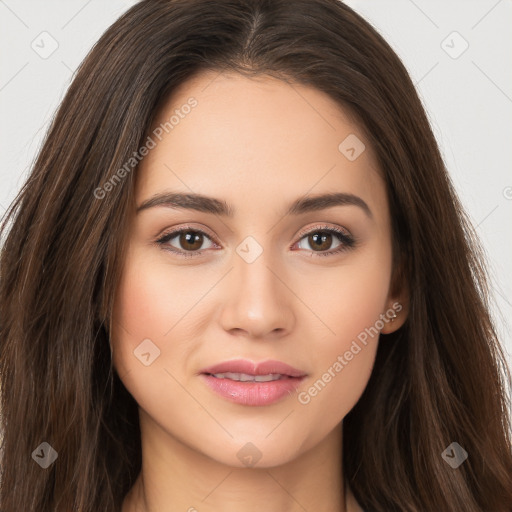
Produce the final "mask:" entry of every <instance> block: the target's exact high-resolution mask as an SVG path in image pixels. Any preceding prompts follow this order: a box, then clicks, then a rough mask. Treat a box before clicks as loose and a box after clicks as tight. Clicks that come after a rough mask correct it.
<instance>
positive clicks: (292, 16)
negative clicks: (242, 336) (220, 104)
mask: <svg viewBox="0 0 512 512" xmlns="http://www.w3.org/2000/svg"><path fill="white" fill-rule="evenodd" d="M203 70H216V71H219V72H221V71H237V72H240V73H244V74H246V75H248V76H256V75H260V74H267V75H272V76H275V77H277V78H280V79H282V80H287V81H289V82H290V83H291V82H296V83H299V84H304V85H309V86H313V87H315V88H316V89H318V90H321V91H323V92H325V93H326V94H328V95H329V96H330V97H331V98H332V99H334V100H335V101H336V102H337V103H338V104H339V105H340V107H341V108H342V109H344V111H346V112H350V113H351V114H353V115H354V116H355V119H357V122H358V123H359V124H360V126H361V129H362V130H364V133H365V134H366V137H367V140H368V141H369V143H370V144H371V145H372V146H373V148H374V150H375V154H376V155H377V157H378V163H379V166H380V169H381V171H382V175H383V176H384V178H385V181H386V186H387V194H388V200H389V205H390V212H391V219H392V236H393V240H392V241H393V255H394V266H393V279H394V282H395V285H396V286H397V287H398V286H400V283H402V282H406V283H407V285H408V288H409V290H410V297H409V299H410V304H409V316H408V319H407V321H406V323H405V324H404V325H403V326H402V328H401V329H399V330H398V331H397V332H395V333H394V334H390V335H386V336H384V335H383V338H384V339H382V340H381V343H380V344H379V348H378V352H377V359H376V362H375V366H374V370H373V373H372V375H371V378H370V381H369V383H368V386H367V387H366V389H365V392H364V394H363V396H362V397H361V399H360V400H359V401H358V403H357V404H356V406H355V407H354V408H353V409H352V410H351V411H350V413H349V414H348V415H347V416H346V418H345V419H344V426H343V470H344V474H345V477H346V479H347V481H348V483H349V485H350V486H351V488H352V490H353V492H354V494H355V497H356V498H357V500H358V501H359V503H360V504H361V505H362V506H363V508H365V510H367V511H381V512H390V511H395V510H397V511H398V510H400V511H416V512H430V511H432V512H433V511H436V512H437V511H442V512H449V511H453V512H460V511H461V510H464V511H465V512H477V511H482V510H485V511H492V512H502V511H509V512H510V511H511V510H512V483H511V475H512V450H511V435H512V434H511V428H510V418H509V416H508V411H507V405H508V404H507V394H506V383H507V382H508V383H509V384H510V382H511V378H510V370H509V369H508V367H507V364H506V360H505V357H504V355H503V352H502V349H501V347H500V344H499V340H498V338H497V334H496V330H495V327H494V326H493V323H492V320H491V318H490V314H489V297H490V296H489V292H488V282H487V277H486V270H485V266H484V261H485V260H484V254H483V251H482V249H481V247H480V245H479V242H478V240H477V237H476V234H475V231H474V229H473V228H472V226H471V224H470V222H469V221H468V218H467V216H466V214H465V212H464V210H463V208H462V206H461V204H460V202H459V200H458V199H457V196H456V193H455V191H454V188H453V185H452V183H451V181H450V178H449V176H448V174H447V171H446V168H445V165H444V163H443V160H442V157H441V154H440V151H439V148H438V145H437V143H436V140H435V138H434V136H433V133H432V130H431V127H430V125H429V122H428V120H427V117H426V115H425V111H424V109H423V106H422V104H421V101H420V100H419V98H418V95H417V93H416V91H415V88H414V85H413V83H412V81H411V79H410V77H409V75H408V73H407V71H406V69H405V68H404V66H403V64H402V63H401V61H400V59H399V58H398V57H397V55H396V54H395V53H394V52H393V50H392V49H391V47H390V46H389V45H388V44H387V43H386V42H385V41H384V39H383V38H382V37H381V36H380V35H379V34H378V33H377V32H376V31H375V30H374V29H373V28H372V27H371V25H370V24H369V23H368V22H366V21H365V20H364V19H362V18H361V17H360V16H359V15H357V14H356V13H355V12H354V11H353V10H351V9H350V8H349V7H347V6H346V5H344V4H343V3H341V2H340V1H338V0H216V1H211V0H187V1H174V0H143V1H141V2H140V3H138V4H136V5H135V6H134V7H132V8H131V9H130V10H128V11H127V12H126V13H125V14H124V15H123V16H122V17H121V18H120V19H119V20H117V21H116V22H115V23H114V24H113V25H112V26H111V27H110V28H109V29H108V30H107V31H106V32H105V34H104V35H103V36H102V37H101V39H100V40H99V41H98V43H97V44H96V45H95V47H94V48H93V49H92V50H91V52H90V53H89V55H88V56H87V58H86V59H85V60H84V62H83V63H82V64H81V66H80V68H79V70H78V72H77V74H76V76H75V78H74V80H73V83H72V84H71V86H70V87H69V90H68V91H67V94H66V96H65V98H64V100H63V101H62V104H61V106H60V108H59V109H58V112H57V114H56V116H55V118H54V120H53V123H52V125H51V127H50V129H49V131H48V134H47V136H46V139H45V142H44V145H43V147H42V149H41V151H40V153H39V155H38V158H37V160H36V162H35V164H34V167H33V170H32V172H31V174H30V176H29V178H28V180H27V182H26V183H25V185H24V186H23V187H22V190H21V191H20V193H19V194H18V196H17V197H16V199H15V200H14V201H13V203H12V204H11V206H10V208H9V210H8V212H7V214H6V216H5V218H4V219H3V223H2V226H1V234H2V237H3V246H2V252H1V259H0V308H1V323H0V373H1V411H2V417H1V427H2V430H3V442H2V473H1V483H0V507H1V509H2V511H3V512H18V511H20V510H23V511H25V512H28V511H34V512H41V511H43V512H50V511H57V512H70V511H72V510H81V511H82V512H89V511H91V512H92V511H94V512H97V511H119V510H120V509H121V504H122V501H123V498H124V496H125V495H126V493H127V492H128V490H129V489H130V488H131V486H132V485H133V483H134V481H135V479H136V477H137V475H138V473H139V471H140V468H141V444H140V431H139V425H138V415H137V404H136V402H135V401H134V399H133V397H132V396H131V395H130V394H129V393H128V392H127V390H126V389H125V388H124V386H123V384H122V382H121V380H120V379H119V376H118V375H117V373H116V372H115V371H114V369H113V367H112V362H111V353H110V347H109V337H108V325H109V321H110V319H111V312H112V305H113V298H114V292H115V289H116V286H117V283H118V281H119V277H120V269H121V264H122V255H123V247H124V244H125V243H126V233H127V229H128V228H127V218H128V217H129V215H128V212H129V209H130V208H132V207H133V186H134V177H135V173H136V169H133V170H132V171H127V172H126V175H125V176H123V179H122V181H121V182H120V183H117V182H116V183H115V186H114V185H112V186H111V187H109V190H108V193H104V194H103V193H102V194H101V196H102V197H99V196H100V194H98V192H97V191H98V189H99V188H101V187H104V184H105V183H106V182H107V181H109V180H110V179H111V178H112V176H113V175H115V174H116V172H117V171H118V170H119V169H120V168H122V167H123V165H124V164H125V163H126V161H127V160H128V159H129V158H130V157H131V156H132V155H133V154H134V153H135V152H137V150H138V149H139V148H140V146H141V145H142V144H143V142H144V140H145V136H146V133H147V130H148V129H149V128H150V126H151V123H152V121H153V119H154V117H155V114H156V111H157V108H158V106H159V105H160V102H161V101H162V99H163V98H165V97H167V96H168V95H169V94H171V93H172V91H173V90H174V89H175V88H176V87H177V86H178V85H180V84H181V83H183V82H185V81H186V80H187V79H189V78H191V77H192V76H193V75H195V74H196V73H199V72H201V71H203ZM102 190H105V188H103V189H102ZM95 191H96V193H95ZM43 442H46V443H48V445H50V446H51V448H52V449H53V450H55V454H57V459H56V460H55V461H54V462H53V464H51V465H49V467H47V468H46V469H43V468H42V467H41V466H40V464H37V463H36V462H35V461H36V458H37V455H39V456H40V457H41V456H42V455H43V454H45V456H48V454H49V453H50V448H49V447H48V446H47V445H43V446H41V443H43ZM452 442H457V443H458V444H459V445H461V446H462V447H463V448H464V450H465V451H466V452H467V453H468V458H467V460H466V461H465V462H464V463H463V464H461V465H460V466H459V467H458V468H456V469H454V468H452V467H450V466H449V465H448V464H447V463H446V462H445V460H443V457H442V456H441V454H442V452H443V451H444V450H445V448H446V447H447V446H448V445H450V444H451V443H452ZM37 450H39V451H37ZM35 451H36V453H34V452H35ZM51 453H53V452H51ZM50 458H51V457H50Z"/></svg>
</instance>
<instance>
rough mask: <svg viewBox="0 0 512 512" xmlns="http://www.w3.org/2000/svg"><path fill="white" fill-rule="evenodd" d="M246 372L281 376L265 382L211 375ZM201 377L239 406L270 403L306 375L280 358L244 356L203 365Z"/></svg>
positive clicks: (280, 397) (284, 393)
mask: <svg viewBox="0 0 512 512" xmlns="http://www.w3.org/2000/svg"><path fill="white" fill-rule="evenodd" d="M228 372H230V373H246V374H248V375H268V374H271V373H274V374H275V373H279V374H281V375H282V376H283V377H281V378H280V379H278V380H273V381H268V382H242V381H235V380H231V379H227V378H217V377H214V376H213V374H214V373H228ZM200 377H201V378H202V379H203V381H204V382H205V384H206V385H207V386H208V387H209V388H210V389H211V390H213V391H215V392H216V393H217V394H219V395H220V396H222V397H223V398H225V399H227V400H229V401H231V402H234V403H237V404H241V405H250V406H264V405H270V404H273V403H275V402H278V401H280V400H281V399H284V397H285V396H287V395H288V396H290V395H292V394H293V392H294V391H296V390H297V387H298V386H299V385H300V383H301V382H302V381H303V380H304V378H305V377H307V374H306V372H303V371H302V370H299V369H297V368H294V367H293V366H290V365H288V364H286V363H283V362H281V361H273V360H269V361H263V362H260V363H254V362H252V361H248V360H245V359H236V360H233V361H224V362H222V363H219V364H216V365H214V366H209V367H208V368H204V369H203V370H201V372H200Z"/></svg>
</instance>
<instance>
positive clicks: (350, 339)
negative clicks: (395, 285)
mask: <svg viewBox="0 0 512 512" xmlns="http://www.w3.org/2000/svg"><path fill="white" fill-rule="evenodd" d="M379 249H380V251H377V250H376V249H372V250H371V251H370V250H368V251H366V252H365V253H364V255H361V256H360V257H359V258H354V260H353V261H354V263H353V264H350V265H348V264H347V265H346V266H342V267H340V268H339V271H337V272H333V273H331V274H330V276H329V286H328V287H325V288H324V293H319V288H316V292H315V293H314V296H313V297H312V302H311V304H315V308H316V311H318V312H319V316H320V318H321V319H322V321H323V323H324V324H325V325H327V326H328V327H329V329H328V330H324V332H325V334H324V335H323V336H322V338H321V339H317V340H316V342H315V346H316V350H315V351H313V352H311V356H312V359H313V361H314V363H313V365H312V367H314V368H315V369H316V372H315V374H314V375H311V377H310V378H309V379H308V382H307V383H305V387H304V389H303V393H302V394H299V395H298V396H297V399H298V402H299V404H301V406H303V407H304V410H303V412H304V413H305V414H308V415H311V416H313V417H314V416H317V415H321V416H322V417H323V419H324V420H325V428H326V429H329V428H332V427H334V426H335V425H336V424H337V423H338V422H339V421H341V420H342V419H343V417H344V416H345V415H346V414H347V413H348V412H349V411H350V410H351V409H352V407H353V406H354V405H355V404H356V402H357V401H358V400H359V398H360V396H361V394H362V393H363V391H364V389H365V387H366V385H367V383H368V380H369V378H370V375H371V372H372V368H373V363H374V360H375V354H376V351H377V346H378V340H379V332H380V329H381V328H382V320H381V317H380V315H381V314H382V313H384V312H385V311H386V309H387V307H386V304H387V298H388V288H389V282H390V273H391V249H390V247H387V246H386V245H385V244H383V245H382V246H381V247H380V248H379ZM376 254H377V255H378V256H375V255H376ZM326 290H327V291H326ZM306 411H307V412H306Z"/></svg>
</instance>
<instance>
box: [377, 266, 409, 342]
mask: <svg viewBox="0 0 512 512" xmlns="http://www.w3.org/2000/svg"><path fill="white" fill-rule="evenodd" d="M386 305H387V308H386V311H384V313H383V314H382V316H381V318H382V319H383V321H384V327H383V328H382V329H381V331H380V332H381V333H382V334H390V333H392V332H395V331H397V330H398V329H400V327H402V325H404V323H405V321H406V320H407V317H408V315H409V286H408V284H407V282H406V281H405V279H404V273H403V271H402V269H401V270H399V271H398V274H397V276H396V279H395V280H394V281H393V284H392V286H391V289H390V293H389V295H388V298H387V302H386Z"/></svg>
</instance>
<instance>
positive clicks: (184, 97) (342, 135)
mask: <svg viewBox="0 0 512 512" xmlns="http://www.w3.org/2000/svg"><path fill="white" fill-rule="evenodd" d="M155 134H156V135H155ZM149 135H150V136H151V137H152V139H153V140H154V142H155V147H154V148H153V149H151V150H150V151H149V153H148V155H147V156H146V157H145V158H144V159H143V160H142V162H141V164H140V166H139V169H138V172H137V187H136V199H137V203H138V204H140V202H141V200H143V199H146V198H147V197H148V196H151V195H153V194H156V193H159V192H162V191H164V190H172V191H181V192H195V193H202V194H206V195H211V196H215V197H222V198H224V199H226V200H228V201H229V202H230V204H233V205H234V206H235V210H243V209H244V208H249V207H250V208H253V207H254V201H256V202H258V204H259V205H260V207H261V206H263V205H265V204H266V203H272V204H275V202H276V201H287V200H288V199H295V198H296V197H297V196H303V195H305V194H308V193H311V194H314V193H319V192H326V191H330V190H332V191H333V192H339V191H342V192H350V193H353V194H357V195H361V196H364V197H365V199H367V200H368V201H369V202H373V203H374V204H376V206H377V208H378V207H385V204H386V198H385V193H384V188H385V187H384V182H383V180H382V178H381V176H380V172H379V169H378V166H377V164H376V159H375V157H374V154H373V151H372V148H371V147H370V145H369V143H368V141H367V140H366V139H365V136H364V134H363V132H362V130H361V129H360V127H359V126H358V124H356V123H355V122H354V121H353V120H352V119H351V117H350V113H349V112H346V111H344V110H343V109H342V108H341V107H340V106H339V105H338V104H337V103H336V102H334V100H332V99H331V98H330V97H329V96H328V95H326V94H325V93H323V92H321V91H319V90H317V89H314V88H312V87H307V86H303V85H299V84H295V83H293V84H290V83H286V82H284V81H281V80H278V79H276V78H274V77H269V76H258V77H257V78H248V77H245V76H243V75H240V74H237V73H219V72H214V71H208V72H203V73H201V74H199V75H196V76H195V77H194V78H193V79H191V80H189V81H187V82H184V83H182V84H181V85H180V86H179V88H177V89H176V90H174V91H173V94H172V95H171V96H170V97H169V98H168V99H167V101H165V102H164V103H163V104H162V105H161V107H160V109H159V111H158V113H157V116H156V118H155V121H154V123H153V126H152V128H151V132H150V134H149ZM363 144H364V146H363ZM352 149H353V151H352ZM347 150H349V152H348V153H347ZM354 156H356V158H355V159H354Z"/></svg>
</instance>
